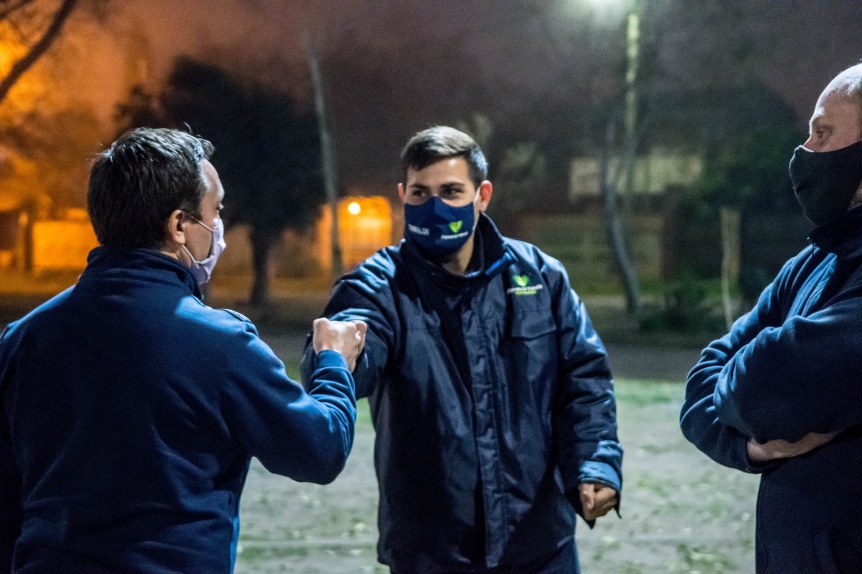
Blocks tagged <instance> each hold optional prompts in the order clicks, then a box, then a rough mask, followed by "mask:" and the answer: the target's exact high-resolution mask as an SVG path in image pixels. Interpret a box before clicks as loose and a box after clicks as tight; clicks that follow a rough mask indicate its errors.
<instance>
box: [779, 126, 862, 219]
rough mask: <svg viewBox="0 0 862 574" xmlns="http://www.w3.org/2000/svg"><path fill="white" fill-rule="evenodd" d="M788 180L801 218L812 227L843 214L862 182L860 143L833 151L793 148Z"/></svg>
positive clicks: (861, 149) (861, 147) (861, 144)
mask: <svg viewBox="0 0 862 574" xmlns="http://www.w3.org/2000/svg"><path fill="white" fill-rule="evenodd" d="M790 179H791V180H793V193H794V194H796V200H797V201H798V202H799V205H801V206H802V212H803V213H804V214H805V217H807V218H808V219H809V220H810V221H811V222H812V223H814V224H815V225H822V224H823V223H826V222H827V221H829V220H831V219H835V218H836V217H838V216H839V215H841V214H842V213H844V212H845V211H847V209H848V208H849V207H850V202H851V201H852V200H853V196H854V195H855V194H856V190H857V189H859V184H860V183H862V142H857V143H855V144H852V145H849V146H847V147H844V148H841V149H837V150H835V151H822V152H813V151H810V150H807V149H805V148H804V147H802V146H799V147H797V148H796V150H795V151H794V152H793V158H792V159H791V160H790Z"/></svg>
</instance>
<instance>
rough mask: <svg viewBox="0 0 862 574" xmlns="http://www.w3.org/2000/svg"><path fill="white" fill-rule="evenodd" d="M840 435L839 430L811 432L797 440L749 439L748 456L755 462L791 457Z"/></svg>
mask: <svg viewBox="0 0 862 574" xmlns="http://www.w3.org/2000/svg"><path fill="white" fill-rule="evenodd" d="M836 435H838V433H837V432H830V433H816V432H810V433H808V434H807V435H805V436H804V437H802V438H801V439H799V440H798V441H796V442H787V441H786V440H780V439H776V440H771V441H769V442H766V443H763V444H760V443H759V442H755V441H754V439H751V440H749V441H748V458H750V459H751V460H752V461H754V462H767V461H770V460H776V459H779V458H791V457H794V456H799V455H801V454H805V453H806V452H809V451H812V450H814V449H815V448H817V447H819V446H823V445H824V444H826V443H827V442H829V441H831V440H832V439H833V438H835V437H836Z"/></svg>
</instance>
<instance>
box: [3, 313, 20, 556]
mask: <svg viewBox="0 0 862 574" xmlns="http://www.w3.org/2000/svg"><path fill="white" fill-rule="evenodd" d="M7 332H8V328H7V330H4V331H3V334H2V335H0V572H11V571H12V553H13V550H14V548H15V541H16V540H17V539H18V536H19V535H20V533H21V520H22V512H21V480H20V476H19V473H18V468H17V465H16V463H15V457H14V454H13V451H12V443H11V438H10V436H9V421H8V420H7V417H6V410H5V407H4V400H3V395H4V393H3V389H4V388H5V386H6V384H5V382H4V381H3V379H4V378H5V376H6V373H7V369H8V364H7V358H8V353H7V352H5V349H4V346H5V345H4V342H5V341H4V340H5V335H6V333H7ZM6 344H7V345H8V342H7V343H6Z"/></svg>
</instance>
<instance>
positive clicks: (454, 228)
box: [449, 221, 464, 233]
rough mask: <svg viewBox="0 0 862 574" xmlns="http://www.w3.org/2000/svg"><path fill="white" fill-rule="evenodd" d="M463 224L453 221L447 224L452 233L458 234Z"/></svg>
mask: <svg viewBox="0 0 862 574" xmlns="http://www.w3.org/2000/svg"><path fill="white" fill-rule="evenodd" d="M463 224H464V222H463V221H453V222H452V223H450V224H449V229H451V230H452V233H458V232H459V231H461V226H462V225H463Z"/></svg>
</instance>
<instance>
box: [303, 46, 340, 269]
mask: <svg viewBox="0 0 862 574" xmlns="http://www.w3.org/2000/svg"><path fill="white" fill-rule="evenodd" d="M305 44H306V46H305V48H306V53H307V55H308V68H309V70H310V71H311V83H312V85H313V86H314V109H315V111H316V112H317V125H318V129H319V130H320V151H321V156H322V158H323V184H324V186H325V188H326V199H327V201H328V202H329V209H330V211H331V212H332V280H333V282H335V280H337V279H338V278H339V277H341V274H342V273H343V272H344V262H343V260H342V255H341V235H340V233H339V230H338V188H337V181H338V180H337V179H336V171H335V154H334V153H333V151H332V137H331V135H330V132H329V122H328V118H327V114H326V100H325V98H324V97H323V77H322V74H321V72H320V62H319V61H318V59H317V52H315V49H314V43H313V42H312V40H311V35H310V34H309V33H308V32H306V35H305Z"/></svg>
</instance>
